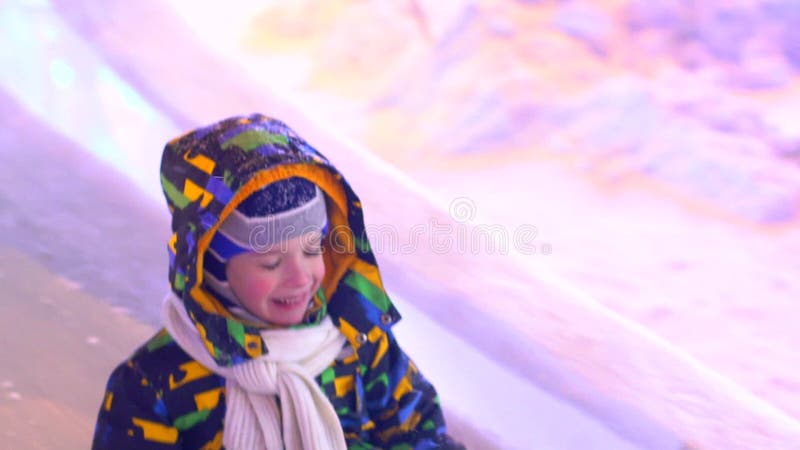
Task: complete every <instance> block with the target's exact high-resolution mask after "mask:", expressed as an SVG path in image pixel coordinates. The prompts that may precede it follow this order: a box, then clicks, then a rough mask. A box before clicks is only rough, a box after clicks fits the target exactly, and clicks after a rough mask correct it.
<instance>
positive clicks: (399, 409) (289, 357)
mask: <svg viewBox="0 0 800 450" xmlns="http://www.w3.org/2000/svg"><path fill="white" fill-rule="evenodd" d="M161 180H162V187H163V189H164V193H165V196H166V198H167V204H168V206H169V210H170V212H171V214H172V231H173V235H172V238H171V240H170V242H169V258H170V269H169V280H170V285H171V293H170V295H169V296H168V297H167V298H166V299H165V301H164V305H163V312H164V323H165V329H163V330H161V331H160V332H159V333H158V334H156V336H154V337H153V338H152V339H150V341H148V342H147V343H145V344H144V345H143V346H142V347H141V348H140V349H138V350H137V351H136V352H135V353H134V355H133V356H132V357H131V358H130V359H129V360H128V361H127V362H125V363H123V364H121V365H120V366H118V367H117V368H116V369H115V370H114V372H113V373H112V374H111V377H110V379H109V381H108V386H107V392H106V395H105V398H104V401H103V404H102V405H101V408H100V413H99V416H98V421H97V426H96V429H95V436H94V442H93V448H95V449H106V448H108V449H121V448H136V449H151V448H152V449H173V448H187V449H188V448H192V449H194V448H202V449H219V448H223V447H224V448H227V449H229V450H232V449H236V450H238V449H247V450H250V449H261V448H266V449H282V448H286V449H288V450H294V449H309V450H310V449H318V450H323V449H325V450H327V449H344V448H351V449H367V448H396V449H411V448H418V449H423V448H424V449H428V448H463V447H461V446H460V445H459V444H456V443H455V442H453V440H452V439H450V438H449V437H448V436H447V434H446V429H445V425H444V420H443V417H442V412H441V408H440V407H439V402H438V397H437V396H436V392H435V390H434V388H433V386H431V385H430V383H428V382H427V381H426V380H425V378H423V376H422V375H421V374H420V373H419V371H418V370H417V368H416V366H415V365H414V364H413V362H412V361H410V360H409V358H408V357H407V356H406V355H405V353H403V351H402V350H401V349H400V347H399V346H398V344H397V342H396V340H395V338H394V335H393V333H392V330H391V327H392V326H393V325H394V323H396V322H397V321H398V320H399V318H400V316H399V314H398V313H397V311H396V310H395V308H394V306H393V305H392V303H391V302H390V300H389V299H388V297H387V295H386V292H385V290H384V288H383V285H382V282H381V278H380V273H379V271H378V268H377V264H376V262H375V257H374V255H373V254H372V252H371V250H370V247H369V242H368V241H367V239H366V234H365V232H364V222H363V216H362V212H361V208H360V202H359V201H358V197H356V195H355V193H354V192H353V191H352V190H351V188H350V186H349V185H348V184H347V182H346V181H345V180H344V178H343V177H342V176H341V175H340V174H339V173H338V172H337V171H336V169H335V168H334V167H333V166H332V165H331V164H330V163H329V162H328V161H327V160H326V159H325V158H324V157H323V156H322V155H321V154H320V153H318V152H317V151H316V150H315V149H313V148H312V147H311V146H310V145H308V144H307V143H306V142H305V141H304V140H303V139H302V138H300V137H299V136H298V135H297V134H296V133H294V132H293V131H292V130H291V129H289V128H288V127H287V126H286V125H284V124H283V123H281V122H279V121H277V120H274V119H270V118H267V117H265V116H263V115H260V114H254V115H251V116H249V117H233V118H229V119H226V120H223V121H220V122H218V123H215V124H212V125H210V126H207V127H204V128H200V129H197V130H194V131H191V132H189V133H187V134H185V135H183V136H181V137H178V138H176V139H174V140H172V141H170V142H169V143H168V144H167V145H166V147H165V149H164V154H163V157H162V163H161Z"/></svg>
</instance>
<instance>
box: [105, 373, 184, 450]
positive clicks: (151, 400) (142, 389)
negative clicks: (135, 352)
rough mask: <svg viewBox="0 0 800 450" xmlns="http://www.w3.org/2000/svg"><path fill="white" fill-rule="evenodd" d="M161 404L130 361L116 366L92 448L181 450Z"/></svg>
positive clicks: (154, 392) (153, 390)
mask: <svg viewBox="0 0 800 450" xmlns="http://www.w3.org/2000/svg"><path fill="white" fill-rule="evenodd" d="M159 405H163V402H162V401H161V400H160V399H159V396H158V395H157V392H156V390H155V389H154V387H153V386H152V385H151V383H150V382H149V380H148V379H147V378H146V377H145V376H144V374H143V373H142V372H141V371H140V370H138V368H137V367H136V365H135V364H134V362H133V360H129V361H128V362H127V363H125V364H121V365H120V366H118V367H117V368H116V369H115V370H114V372H113V373H112V374H111V377H110V378H109V380H108V385H107V387H106V394H105V398H104V400H103V404H102V405H101V407H100V413H99V415H98V419H97V425H96V427H95V434H94V440H93V443H92V449H94V450H100V449H126V448H131V449H132V448H136V449H145V450H150V449H152V450H165V449H178V448H181V446H180V443H179V441H178V435H179V433H178V430H177V429H176V428H174V427H172V426H171V425H170V424H169V419H168V417H167V415H166V410H165V408H163V407H159Z"/></svg>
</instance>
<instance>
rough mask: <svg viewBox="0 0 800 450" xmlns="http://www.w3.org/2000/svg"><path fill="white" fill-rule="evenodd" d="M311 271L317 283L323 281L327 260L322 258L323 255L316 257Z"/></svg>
mask: <svg viewBox="0 0 800 450" xmlns="http://www.w3.org/2000/svg"><path fill="white" fill-rule="evenodd" d="M311 273H312V274H313V276H314V279H315V280H316V282H317V285H319V283H321V282H322V278H323V277H325V260H324V259H322V256H319V257H317V258H314V261H313V265H312V268H311Z"/></svg>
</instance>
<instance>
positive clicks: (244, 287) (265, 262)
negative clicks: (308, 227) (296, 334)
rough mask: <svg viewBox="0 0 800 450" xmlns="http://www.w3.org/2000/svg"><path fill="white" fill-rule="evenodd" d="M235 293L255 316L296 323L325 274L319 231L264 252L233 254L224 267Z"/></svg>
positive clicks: (273, 320) (274, 321) (287, 323)
mask: <svg viewBox="0 0 800 450" xmlns="http://www.w3.org/2000/svg"><path fill="white" fill-rule="evenodd" d="M225 270H226V275H227V277H228V284H229V285H230V288H231V290H232V291H233V293H234V295H236V297H237V298H238V299H239V301H241V302H242V306H244V307H245V308H247V310H248V311H250V312H251V313H252V314H254V315H255V316H256V317H258V318H260V319H262V320H264V321H266V322H269V323H271V324H274V325H282V326H290V325H297V324H299V323H300V322H301V321H302V320H303V316H305V312H306V310H307V308H308V304H309V302H310V301H311V298H312V297H313V295H314V293H316V292H317V289H318V288H319V285H320V283H321V282H322V278H323V277H324V276H325V263H324V262H323V259H322V249H321V241H320V234H319V233H308V234H305V235H303V236H299V237H296V238H294V239H290V240H287V241H284V242H281V243H280V244H278V245H275V246H274V247H273V248H272V249H270V250H269V251H267V252H263V253H255V252H248V253H242V254H239V255H236V256H234V257H232V258H231V259H230V260H228V264H227V265H226V267H225Z"/></svg>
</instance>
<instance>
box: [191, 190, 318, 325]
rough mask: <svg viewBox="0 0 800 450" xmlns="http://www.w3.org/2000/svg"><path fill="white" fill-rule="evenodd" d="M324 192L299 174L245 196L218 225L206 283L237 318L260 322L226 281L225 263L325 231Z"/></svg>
mask: <svg viewBox="0 0 800 450" xmlns="http://www.w3.org/2000/svg"><path fill="white" fill-rule="evenodd" d="M327 227H328V215H327V210H326V207H325V196H324V195H323V194H322V191H321V190H320V189H319V187H317V186H316V185H315V184H314V183H312V182H310V181H308V180H306V179H304V178H299V177H292V178H286V179H283V180H280V181H276V182H274V183H271V184H269V185H267V186H266V187H264V188H263V189H261V190H258V191H256V192H254V193H253V194H252V195H250V196H249V197H247V198H246V199H245V200H244V201H243V202H242V203H241V204H239V206H238V207H237V208H236V209H235V210H234V211H233V212H231V214H230V215H229V216H228V217H227V218H226V219H225V221H224V222H223V223H222V224H220V226H219V228H218V229H217V232H216V233H215V234H214V237H213V238H212V240H211V244H210V245H209V248H208V250H207V251H206V252H205V255H204V257H203V279H204V280H205V287H206V288H208V290H210V291H211V292H212V293H213V294H215V296H216V297H217V298H218V299H219V300H220V301H222V302H223V304H225V306H226V307H228V308H229V310H230V311H231V312H233V313H234V314H235V315H238V316H239V317H242V318H245V319H248V320H250V321H253V322H262V321H261V320H258V319H257V318H256V317H255V316H253V315H252V314H250V313H249V312H248V311H247V310H246V309H244V308H243V307H242V305H241V304H240V302H239V300H238V299H237V298H236V296H235V295H234V294H233V292H232V291H231V289H230V286H229V285H228V278H227V276H226V274H225V265H226V264H227V262H228V260H230V259H231V258H233V257H234V256H236V255H238V254H241V253H245V252H259V253H263V252H266V251H268V250H269V249H270V248H272V247H273V246H275V245H278V244H280V243H281V242H284V241H287V240H289V239H294V238H296V237H299V236H302V235H304V234H306V233H309V232H315V231H316V232H320V233H322V234H323V235H324V234H325V232H326V231H327Z"/></svg>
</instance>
